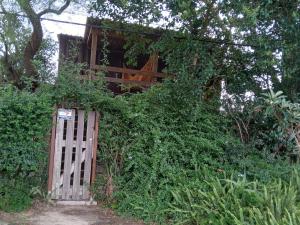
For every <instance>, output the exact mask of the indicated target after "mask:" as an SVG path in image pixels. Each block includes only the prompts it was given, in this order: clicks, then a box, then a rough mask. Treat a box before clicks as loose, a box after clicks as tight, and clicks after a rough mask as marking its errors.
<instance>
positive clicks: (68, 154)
mask: <svg viewBox="0 0 300 225" xmlns="http://www.w3.org/2000/svg"><path fill="white" fill-rule="evenodd" d="M74 121H75V110H74V109H73V110H72V119H71V120H68V121H67V134H66V148H65V163H64V174H63V194H62V198H63V199H69V198H70V196H69V189H70V178H71V173H70V172H71V163H72V162H71V161H72V152H73V139H74Z"/></svg>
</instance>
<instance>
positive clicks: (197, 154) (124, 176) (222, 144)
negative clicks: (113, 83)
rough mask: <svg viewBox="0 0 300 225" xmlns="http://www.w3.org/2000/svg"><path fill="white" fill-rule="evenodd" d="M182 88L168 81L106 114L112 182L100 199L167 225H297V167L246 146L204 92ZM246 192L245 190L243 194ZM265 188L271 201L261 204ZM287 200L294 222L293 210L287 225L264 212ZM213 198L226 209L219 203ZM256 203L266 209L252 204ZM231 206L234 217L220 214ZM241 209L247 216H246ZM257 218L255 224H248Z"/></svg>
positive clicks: (104, 147)
mask: <svg viewBox="0 0 300 225" xmlns="http://www.w3.org/2000/svg"><path fill="white" fill-rule="evenodd" d="M182 85H184V83H177V84H176V83H175V84H174V83H171V82H170V83H168V82H167V83H165V84H164V85H161V86H156V87H154V88H151V89H150V90H149V91H148V92H145V93H141V94H135V95H133V96H127V97H122V96H121V97H118V98H115V99H114V101H115V106H116V105H117V106H118V107H115V108H114V109H111V110H104V111H102V118H101V122H100V132H99V144H100V148H99V150H100V152H99V154H100V157H99V158H100V159H101V161H102V165H105V166H106V167H105V169H106V177H101V179H99V181H100V182H99V183H98V189H97V191H98V194H99V193H100V198H101V199H102V200H103V196H104V195H105V194H106V195H109V196H108V197H110V199H109V200H112V202H114V203H113V206H114V207H117V208H118V210H119V211H120V212H123V213H124V212H125V213H129V214H131V215H134V216H137V217H139V218H142V219H145V220H149V221H153V220H154V221H156V222H158V223H161V224H165V223H170V224H173V223H179V224H218V223H215V222H214V221H218V220H219V219H220V221H221V222H220V223H219V224H245V223H246V222H245V223H244V222H243V221H242V218H241V217H240V216H243V217H245V221H247V222H249V224H276V223H277V224H289V223H288V222H289V221H290V220H289V216H291V217H292V219H291V221H293V222H294V223H296V222H295V221H297V220H296V219H295V218H294V217H296V215H298V209H296V208H297V207H296V205H297V204H298V203H297V202H296V201H294V202H293V201H292V200H293V199H292V198H293V197H294V196H295V195H297V196H298V194H297V191H298V190H297V189H298V186H297V185H294V184H293V186H291V187H290V186H288V185H287V183H288V182H289V181H290V173H291V171H293V169H294V167H293V166H291V165H289V164H288V162H286V161H284V160H281V159H280V158H274V157H270V154H269V153H268V152H261V151H258V150H256V149H255V148H253V146H247V145H245V144H242V143H241V142H240V141H239V139H238V138H237V137H235V136H234V134H233V133H232V132H231V123H230V121H229V120H227V119H226V117H225V116H224V115H222V114H220V112H219V111H218V110H217V108H216V107H215V106H214V105H207V104H205V103H203V102H202V101H199V93H188V91H186V92H185V93H184V92H181V90H183V89H185V88H184V87H182ZM185 90H187V89H185ZM295 167H296V168H297V169H299V168H298V167H297V166H295ZM224 173H226V174H232V177H231V179H230V178H228V177H227V179H224ZM240 176H242V177H243V178H244V179H240ZM103 178H104V179H103ZM281 178H282V179H283V181H278V180H277V181H274V179H281ZM105 179H106V180H107V181H106V183H105ZM283 182H286V183H284V184H283ZM234 184H236V185H234ZM99 185H100V186H102V188H101V187H100V188H99ZM218 185H219V186H218ZM240 186H242V188H244V189H243V190H241V194H240V195H239V194H238V190H240ZM274 186H277V188H278V189H276V188H274ZM255 187H257V191H256V189H255ZM216 188H218V190H217V191H218V192H220V193H218V192H215V191H216V190H215V189H216ZM230 188H232V190H229V189H230ZM264 189H266V194H268V196H267V197H266V198H267V199H262V198H263V197H262V195H263V194H264ZM101 191H105V192H101ZM198 191H199V193H201V194H203V196H201V197H199V196H198V195H200V194H199V193H198ZM111 192H114V196H113V197H114V198H113V199H112V196H110V194H111ZM227 192H228V193H229V194H232V196H230V195H227V194H226V193H227ZM252 192H255V193H254V194H253V196H252V195H251V194H249V193H252ZM286 192H287V193H286ZM222 193H223V195H222ZM248 194H249V196H248ZM285 194H286V195H288V196H287V197H286V198H291V201H290V203H291V206H290V207H292V208H293V210H294V211H290V212H289V213H291V214H290V215H289V214H288V213H286V211H285V209H284V207H286V209H287V210H289V208H288V207H289V206H287V205H284V206H282V207H283V209H282V211H281V212H280V213H281V214H280V215H282V218H280V219H279V217H278V215H277V214H276V215H273V214H272V213H273V211H271V212H270V213H269V212H267V213H265V212H264V210H268V209H269V210H271V207H273V206H271V205H269V206H266V204H267V203H269V204H271V203H270V202H272V201H275V202H276V203H274V204H277V201H281V200H280V199H276V198H277V197H278V196H281V197H282V198H284V195H285ZM214 195H218V196H219V198H220V199H219V203H218V202H215V203H214V201H213V198H217V196H214ZM244 195H245V196H246V197H245V198H244V197H243V196H244ZM277 195H278V196H277ZM241 196H242V200H241V201H242V202H240V203H239V202H238V201H237V200H238V199H239V198H240V197H241ZM98 197H99V196H98ZM205 197H206V199H205ZM248 197H249V198H248ZM252 197H253V199H252ZM189 198H190V199H189ZM227 198H228V199H227ZM256 198H257V199H258V198H260V199H259V202H252V201H256V200H257V199H256ZM202 201H203V202H202ZM206 201H207V202H208V203H206ZM257 201H258V200H257ZM284 201H285V200H284ZM226 202H227V203H228V207H229V208H228V210H229V211H228V212H227V211H224V208H221V206H222V204H225V203H226ZM206 204H208V205H206ZM209 204H211V205H209ZM214 204H219V205H216V206H215V205H214ZM239 204H240V205H242V206H241V207H243V206H245V211H239V207H238V206H239ZM278 204H279V203H278ZM280 204H281V203H280ZM194 205H195V207H194ZM217 206H218V207H220V209H216V208H215V207H217ZM280 206H281V205H280ZM185 207H186V208H185ZM193 207H194V208H193ZM205 207H206V208H205ZM230 207H232V209H231V208H230ZM247 207H248V208H249V207H250V208H253V207H256V208H257V209H256V208H255V209H254V211H251V210H248V208H247ZM268 207H270V208H268ZM274 207H275V206H274ZM278 207H279V206H278ZM214 210H216V211H214ZM222 210H223V211H222ZM236 210H238V211H236ZM208 212H210V214H209V213H208ZM239 213H242V214H239ZM250 213H252V214H253V220H249V219H248V217H247V216H249V215H250ZM260 213H261V215H260ZM208 214H209V216H208ZM252 214H251V215H252ZM273 216H275V219H274V218H272V217H273ZM223 217H224V218H223ZM261 218H263V219H262V220H260V221H259V219H261ZM255 220H257V221H255ZM262 221H264V222H265V223H262ZM274 221H275V222H276V223H275V222H274ZM272 222H274V223H272Z"/></svg>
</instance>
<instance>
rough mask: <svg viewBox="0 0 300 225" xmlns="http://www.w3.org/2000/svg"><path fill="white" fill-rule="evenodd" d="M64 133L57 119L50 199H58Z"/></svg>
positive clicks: (61, 122) (61, 120)
mask: <svg viewBox="0 0 300 225" xmlns="http://www.w3.org/2000/svg"><path fill="white" fill-rule="evenodd" d="M63 132H64V120H63V119H59V118H58V117H57V123H56V137H55V153H54V168H53V181H52V198H53V199H58V198H59V189H60V168H61V154H62V141H63Z"/></svg>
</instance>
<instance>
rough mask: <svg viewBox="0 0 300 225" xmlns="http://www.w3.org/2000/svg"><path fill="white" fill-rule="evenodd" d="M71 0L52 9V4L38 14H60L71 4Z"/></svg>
mask: <svg viewBox="0 0 300 225" xmlns="http://www.w3.org/2000/svg"><path fill="white" fill-rule="evenodd" d="M70 3H71V0H66V2H65V4H64V5H62V6H61V7H60V8H59V9H52V8H51V5H49V7H48V8H47V9H45V10H43V11H41V12H39V13H38V16H39V17H41V16H43V15H45V14H47V13H55V14H57V15H60V14H61V13H62V12H63V11H64V10H65V9H66V8H68V6H69V5H70Z"/></svg>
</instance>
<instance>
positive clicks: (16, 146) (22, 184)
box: [0, 86, 53, 210]
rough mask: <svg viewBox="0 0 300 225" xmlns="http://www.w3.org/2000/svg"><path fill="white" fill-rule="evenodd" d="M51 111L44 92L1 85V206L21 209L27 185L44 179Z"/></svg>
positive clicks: (49, 100) (25, 201)
mask: <svg viewBox="0 0 300 225" xmlns="http://www.w3.org/2000/svg"><path fill="white" fill-rule="evenodd" d="M52 111H53V108H52V101H51V99H50V98H49V96H47V95H42V94H41V95H38V94H32V93H29V92H26V91H22V92H21V91H17V90H15V88H13V87H11V86H6V87H1V88H0V179H1V185H0V193H1V194H0V202H1V204H0V208H1V209H4V210H12V209H14V208H15V209H16V210H20V209H23V208H24V207H25V205H28V204H29V203H30V201H31V200H30V198H29V197H28V196H29V191H30V188H29V187H30V186H34V185H42V184H43V183H44V179H45V178H46V177H45V175H44V174H45V173H44V172H45V169H46V166H47V152H46V151H45V150H46V147H47V142H48V140H47V137H48V135H49V130H50V125H51V121H52V119H51V115H52ZM3 179H4V180H5V181H6V182H4V183H2V181H3ZM3 184H5V185H3ZM22 204H24V205H22ZM8 205H9V207H8Z"/></svg>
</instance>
